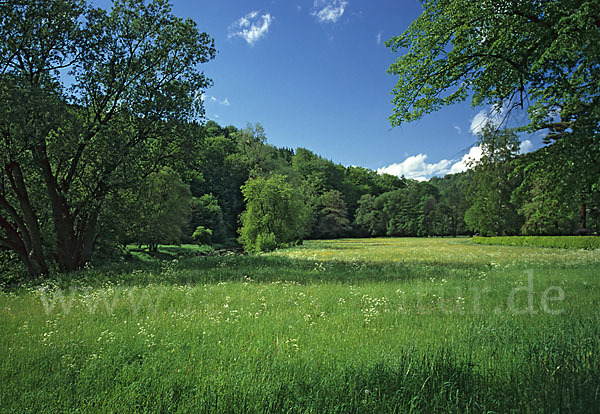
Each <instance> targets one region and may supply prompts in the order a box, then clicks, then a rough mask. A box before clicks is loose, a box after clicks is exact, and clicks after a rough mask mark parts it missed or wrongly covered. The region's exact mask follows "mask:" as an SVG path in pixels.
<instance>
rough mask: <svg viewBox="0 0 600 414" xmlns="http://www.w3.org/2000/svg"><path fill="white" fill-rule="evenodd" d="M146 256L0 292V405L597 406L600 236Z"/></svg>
mask: <svg viewBox="0 0 600 414" xmlns="http://www.w3.org/2000/svg"><path fill="white" fill-rule="evenodd" d="M173 251H175V250H173V249H171V252H173ZM142 256H143V255H142V254H140V253H136V254H134V255H133V258H132V260H131V261H130V262H126V263H123V264H121V265H118V266H116V265H115V266H112V267H105V268H89V269H86V270H84V271H81V272H79V273H74V274H70V275H63V276H58V277H57V278H55V279H53V280H52V281H46V282H45V283H44V284H31V285H29V286H26V287H19V288H12V289H11V288H6V289H4V290H3V291H2V293H0V329H1V332H2V334H1V336H0V355H1V357H0V410H1V411H2V412H14V413H24V412H32V413H45V412H90V411H93V412H119V413H124V412H150V411H152V412H182V413H183V412H215V413H217V412H218V413H223V412H225V413H227V412H231V413H234V412H235V413H240V412H291V413H296V412H302V413H324V412H338V413H348V412H364V413H373V412H439V413H449V412H455V413H465V412H477V413H479V412H490V413H491V412H494V413H510V412H514V413H528V412H581V413H589V412H598V409H599V408H598V407H600V278H599V276H600V275H599V270H600V250H565V249H546V248H534V247H511V246H486V245H476V244H473V243H472V242H471V241H470V240H469V239H467V238H464V239H461V238H459V239H445V238H444V239H368V240H367V239H342V240H335V241H309V242H305V243H304V244H303V245H301V246H298V247H295V248H290V249H284V250H279V251H276V252H274V253H271V254H263V255H253V256H244V255H236V254H228V255H224V256H194V255H193V254H187V255H186V257H185V258H180V259H174V260H150V259H149V258H147V257H146V258H144V257H142ZM162 257H163V258H168V257H170V256H169V255H167V254H164V255H163V256H162Z"/></svg>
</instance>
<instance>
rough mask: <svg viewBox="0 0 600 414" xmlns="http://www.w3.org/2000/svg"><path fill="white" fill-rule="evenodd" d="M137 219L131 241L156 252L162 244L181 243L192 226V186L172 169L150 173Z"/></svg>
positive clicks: (139, 196) (139, 199) (138, 203)
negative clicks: (184, 232)
mask: <svg viewBox="0 0 600 414" xmlns="http://www.w3.org/2000/svg"><path fill="white" fill-rule="evenodd" d="M135 200H136V203H135V204H136V205H135V206H132V208H134V209H135V210H136V211H137V214H138V217H137V219H136V220H135V221H133V222H132V224H133V225H132V226H131V227H130V236H129V238H130V239H131V240H133V241H135V242H138V243H140V244H142V243H143V244H145V245H147V246H148V249H149V250H150V251H152V252H155V251H156V250H157V248H158V245H159V244H179V243H180V241H181V235H182V233H183V229H184V227H185V226H186V225H187V224H188V223H189V214H190V202H191V200H192V196H191V193H190V187H189V185H187V184H185V183H183V182H182V181H181V179H180V178H179V175H178V174H177V173H176V172H174V171H173V170H171V169H170V168H163V169H162V170H160V171H158V172H155V173H152V174H150V176H149V177H148V179H147V180H145V181H144V185H143V186H142V188H141V189H140V191H139V192H138V194H137V197H136V199H135Z"/></svg>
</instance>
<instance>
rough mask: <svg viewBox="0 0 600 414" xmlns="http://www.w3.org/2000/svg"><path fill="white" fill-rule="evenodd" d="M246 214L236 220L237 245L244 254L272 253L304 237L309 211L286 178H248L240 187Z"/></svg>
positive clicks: (277, 176)
mask: <svg viewBox="0 0 600 414" xmlns="http://www.w3.org/2000/svg"><path fill="white" fill-rule="evenodd" d="M242 193H243V194H244V200H245V201H246V210H245V211H244V212H243V213H242V214H241V216H240V222H241V224H242V227H240V229H239V233H240V242H241V243H242V245H243V246H244V249H245V250H246V251H248V252H254V253H257V252H261V251H269V250H273V249H276V248H278V247H281V246H285V245H288V244H291V243H295V242H298V241H300V240H302V238H303V237H304V236H306V234H307V233H308V229H307V223H308V222H309V218H310V217H309V215H310V211H309V209H308V208H307V207H306V206H305V205H304V201H303V200H302V197H301V194H300V193H299V192H298V191H297V189H296V188H294V187H292V186H291V185H290V184H289V183H288V181H287V177H285V176H283V175H278V174H276V175H273V176H271V177H269V178H265V177H258V178H250V179H249V180H248V181H247V182H246V183H245V184H244V185H243V186H242Z"/></svg>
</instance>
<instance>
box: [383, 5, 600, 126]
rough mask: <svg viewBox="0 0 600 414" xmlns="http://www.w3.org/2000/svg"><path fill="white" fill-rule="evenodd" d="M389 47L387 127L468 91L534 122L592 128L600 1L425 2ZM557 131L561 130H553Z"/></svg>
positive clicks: (598, 91)
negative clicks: (523, 109)
mask: <svg viewBox="0 0 600 414" xmlns="http://www.w3.org/2000/svg"><path fill="white" fill-rule="evenodd" d="M423 8H424V10H423V13H422V14H421V15H420V16H419V17H418V18H417V20H415V21H414V22H413V23H412V24H411V25H410V27H409V28H408V30H407V31H406V32H404V33H403V34H402V35H400V36H397V37H394V38H392V39H391V40H390V41H389V42H388V43H387V45H388V46H389V47H390V48H391V49H392V51H394V52H398V51H400V50H405V49H406V53H405V54H403V56H401V57H400V58H398V60H397V61H396V62H395V63H394V64H392V65H391V66H390V68H389V70H388V72H389V73H390V74H394V75H397V76H398V77H399V81H398V84H397V85H396V87H395V88H394V91H393V93H394V100H393V102H394V105H395V108H394V112H393V115H392V116H391V117H390V120H391V122H392V124H393V125H399V124H401V123H403V122H406V121H412V120H415V119H418V118H420V117H422V116H423V115H424V114H427V113H430V112H433V111H437V110H438V109H440V108H441V107H443V106H446V105H450V104H453V103H455V102H460V101H464V100H465V99H467V97H469V96H472V103H473V105H480V104H491V105H495V106H496V107H498V108H501V107H503V106H505V105H507V104H509V103H510V104H517V105H520V106H524V105H526V104H527V103H528V102H531V105H530V106H529V108H528V111H529V120H530V124H529V126H528V128H529V129H530V130H539V129H545V128H550V129H551V130H552V132H553V133H555V134H558V135H561V134H572V133H584V134H590V133H592V134H593V133H598V128H599V125H600V124H599V123H600V116H599V114H600V112H599V111H600V82H599V80H600V42H599V41H598V40H599V39H600V18H599V17H598V16H600V3H598V1H596V0H577V1H574V0H553V1H504V0H482V1H477V2H472V1H469V0H423ZM558 135H557V136H558Z"/></svg>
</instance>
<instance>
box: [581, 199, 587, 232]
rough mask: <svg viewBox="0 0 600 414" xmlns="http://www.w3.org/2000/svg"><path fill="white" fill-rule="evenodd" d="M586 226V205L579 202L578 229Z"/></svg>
mask: <svg viewBox="0 0 600 414" xmlns="http://www.w3.org/2000/svg"><path fill="white" fill-rule="evenodd" d="M586 228H587V206H586V205H585V203H581V205H580V213H579V229H586Z"/></svg>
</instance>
